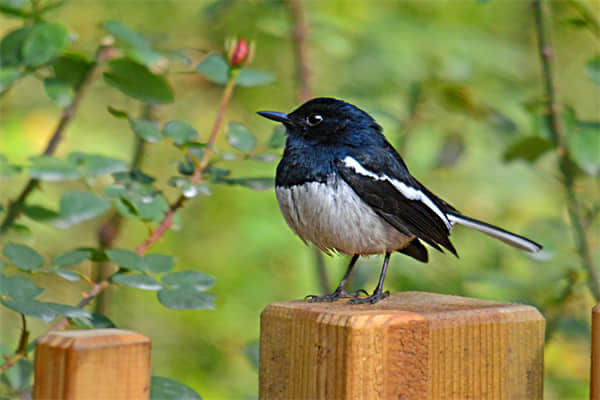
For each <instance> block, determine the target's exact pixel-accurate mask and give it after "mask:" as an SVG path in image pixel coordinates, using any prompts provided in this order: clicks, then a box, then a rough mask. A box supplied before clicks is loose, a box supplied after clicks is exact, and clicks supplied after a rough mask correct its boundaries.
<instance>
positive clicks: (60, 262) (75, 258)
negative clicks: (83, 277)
mask: <svg viewBox="0 0 600 400" xmlns="http://www.w3.org/2000/svg"><path fill="white" fill-rule="evenodd" d="M91 256H92V252H91V251H90V250H89V249H75V250H69V251H66V252H64V253H62V254H60V255H58V256H56V257H54V259H53V260H52V262H51V264H52V265H55V266H57V267H60V268H64V267H70V266H73V265H77V264H79V263H82V262H84V261H86V260H89V259H90V257H91Z"/></svg>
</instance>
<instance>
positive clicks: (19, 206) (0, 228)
mask: <svg viewBox="0 0 600 400" xmlns="http://www.w3.org/2000/svg"><path fill="white" fill-rule="evenodd" d="M113 56H114V48H113V47H112V46H111V45H104V44H102V45H100V47H99V48H98V51H97V52H96V59H95V61H94V64H93V65H92V66H91V67H90V69H89V70H88V71H87V73H86V74H85V77H84V79H83V81H82V82H81V84H80V85H79V87H78V88H77V91H76V93H75V96H74V97H73V100H72V101H71V103H70V104H69V105H67V106H66V107H65V108H63V110H62V115H61V117H60V120H59V121H58V124H57V126H56V128H55V129H54V133H53V134H52V136H51V137H50V140H49V141H48V144H47V145H46V148H45V149H44V152H43V153H42V154H43V155H52V154H54V152H55V151H56V148H57V146H58V144H59V143H60V141H61V140H62V138H63V134H64V132H65V129H66V128H67V126H68V125H69V123H70V122H71V121H72V120H73V117H74V116H75V114H76V113H77V110H78V109H79V105H80V104H81V100H82V99H83V96H84V95H85V94H86V93H87V91H88V89H89V88H90V86H91V85H92V83H93V82H94V81H95V80H96V79H97V78H98V75H99V74H100V71H101V69H102V66H103V65H104V63H105V62H106V61H107V60H109V59H110V58H112V57H113ZM38 183H39V181H38V180H37V179H30V180H29V181H28V182H27V184H26V185H25V187H24V188H23V190H22V191H21V193H20V194H19V196H18V197H17V198H16V199H15V200H14V201H13V202H11V203H10V204H9V205H8V207H7V209H6V214H5V216H4V219H3V220H2V223H1V224H0V235H2V234H4V233H6V232H7V231H8V230H9V229H10V227H11V226H12V225H13V223H14V222H15V220H16V219H17V218H18V217H19V215H20V214H21V211H22V210H23V206H25V201H26V200H27V197H28V196H29V195H30V194H31V192H32V191H33V189H35V188H36V187H37V186H38Z"/></svg>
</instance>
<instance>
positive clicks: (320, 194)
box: [275, 178, 412, 255]
mask: <svg viewBox="0 0 600 400" xmlns="http://www.w3.org/2000/svg"><path fill="white" fill-rule="evenodd" d="M275 193H276V195H277V200H278V201H279V207H280V208H281V212H282V213H283V216H284V217H285V220H286V221H287V223H288V225H289V226H290V227H291V228H292V230H293V231H294V232H296V234H297V235H298V236H300V238H302V240H303V241H304V242H305V243H306V242H312V243H314V244H315V245H316V246H317V247H318V248H320V249H321V250H323V251H324V252H326V253H327V254H331V250H334V251H339V252H342V253H346V254H360V255H369V254H382V253H385V252H391V251H396V250H398V249H401V248H403V247H404V246H406V245H407V244H408V241H409V240H410V239H412V237H408V236H406V235H404V234H402V233H400V232H399V231H398V230H396V229H395V228H394V227H393V226H391V225H390V224H388V223H387V222H385V220H383V219H382V218H381V217H379V216H378V215H377V214H376V213H375V212H374V211H373V210H372V209H371V207H369V206H368V205H367V204H366V203H364V202H363V201H362V200H361V199H360V198H359V197H358V195H357V194H356V193H355V192H354V190H353V189H352V188H351V187H350V186H349V185H348V184H347V183H346V182H345V181H343V180H341V179H339V180H335V179H333V178H332V179H331V181H330V182H328V183H327V184H324V183H317V182H312V183H305V184H302V185H296V186H292V187H289V188H284V187H277V188H276V189H275Z"/></svg>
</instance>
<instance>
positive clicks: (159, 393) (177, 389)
mask: <svg viewBox="0 0 600 400" xmlns="http://www.w3.org/2000/svg"><path fill="white" fill-rule="evenodd" d="M171 399H172V400H176V399H177V400H202V398H201V397H200V396H199V395H198V393H196V392H195V391H194V390H192V389H191V388H190V387H188V386H186V385H184V384H183V383H179V382H177V381H174V380H172V379H169V378H165V377H162V376H153V377H152V379H151V381H150V400H171Z"/></svg>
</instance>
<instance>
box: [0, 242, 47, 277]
mask: <svg viewBox="0 0 600 400" xmlns="http://www.w3.org/2000/svg"><path fill="white" fill-rule="evenodd" d="M2 253H3V254H4V255H5V256H6V258H8V259H9V260H10V261H11V262H12V263H13V264H15V266H16V267H17V268H19V269H21V270H23V271H38V270H39V269H40V268H41V266H42V265H44V257H42V256H41V255H40V253H38V252H37V251H35V250H34V249H32V248H31V247H29V246H25V245H23V244H17V243H7V244H6V245H5V246H4V248H3V249H2Z"/></svg>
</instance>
